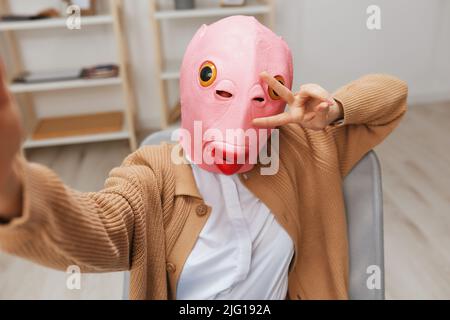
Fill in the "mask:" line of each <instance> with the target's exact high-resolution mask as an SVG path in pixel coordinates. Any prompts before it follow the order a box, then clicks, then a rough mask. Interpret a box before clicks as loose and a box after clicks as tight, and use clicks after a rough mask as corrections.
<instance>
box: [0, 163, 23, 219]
mask: <svg viewBox="0 0 450 320" xmlns="http://www.w3.org/2000/svg"><path fill="white" fill-rule="evenodd" d="M21 198H22V196H21V183H20V180H19V177H18V176H17V174H16V172H15V171H14V170H10V172H9V174H8V176H7V178H6V180H5V182H4V183H3V185H2V186H0V221H2V220H7V221H8V220H11V219H14V218H16V217H18V216H19V215H20V212H21Z"/></svg>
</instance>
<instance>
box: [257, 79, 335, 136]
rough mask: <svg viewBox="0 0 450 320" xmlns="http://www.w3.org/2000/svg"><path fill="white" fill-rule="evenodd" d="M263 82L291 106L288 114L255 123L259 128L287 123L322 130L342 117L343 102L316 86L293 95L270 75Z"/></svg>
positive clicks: (306, 85)
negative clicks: (341, 103)
mask: <svg viewBox="0 0 450 320" xmlns="http://www.w3.org/2000/svg"><path fill="white" fill-rule="evenodd" d="M260 76H261V79H262V80H264V81H265V82H266V83H267V84H268V85H269V87H271V88H272V89H273V90H274V91H275V92H276V93H277V94H278V95H279V96H280V97H281V98H282V99H283V100H284V101H286V103H287V105H288V110H287V111H286V112H283V113H280V114H278V115H275V116H271V117H266V118H257V119H254V120H253V124H254V125H255V126H258V127H266V128H274V127H278V126H282V125H285V124H288V123H297V124H299V125H301V126H302V127H304V128H307V129H312V130H323V129H324V128H325V127H327V126H328V125H330V124H331V123H333V122H335V121H336V120H338V119H340V118H342V117H343V110H342V106H341V105H340V103H338V102H337V101H335V100H334V99H333V98H332V97H331V95H330V94H329V93H328V91H326V90H325V89H323V88H322V87H320V86H319V85H317V84H305V85H303V86H301V87H300V91H299V92H297V93H293V92H291V90H289V89H288V88H286V87H285V86H284V85H283V84H281V83H280V82H279V81H278V80H277V79H275V78H274V77H272V76H270V75H269V74H268V73H267V72H263V73H261V75H260Z"/></svg>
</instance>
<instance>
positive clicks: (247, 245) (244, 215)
mask: <svg viewBox="0 0 450 320" xmlns="http://www.w3.org/2000/svg"><path fill="white" fill-rule="evenodd" d="M192 170H193V174H194V177H195V181H196V183H197V187H198V189H199V191H200V194H201V195H202V196H203V198H204V201H205V203H206V204H207V205H209V206H211V207H212V212H211V215H210V217H209V218H208V221H207V222H206V224H205V226H204V227H203V229H202V231H201V232H200V235H199V237H198V239H197V242H196V244H195V246H194V248H193V250H192V252H191V253H190V255H189V256H188V258H187V261H186V263H185V265H184V267H183V270H182V272H181V275H180V278H179V281H178V287H177V299H179V300H187V299H198V300H206V299H230V300H239V299H244V300H250V299H255V300H283V299H285V298H286V294H287V287H288V269H289V264H290V262H291V260H292V257H293V254H294V245H293V242H292V240H291V238H290V237H289V235H288V234H287V232H286V231H285V230H284V229H283V228H282V227H281V226H280V225H279V224H278V222H277V221H276V220H275V217H274V215H273V214H272V212H271V211H270V210H269V209H268V208H267V206H266V205H264V204H263V203H262V202H261V201H260V200H259V199H258V198H257V197H256V196H254V195H253V194H252V193H251V192H250V191H249V190H248V189H247V188H246V187H245V186H244V185H243V184H242V182H241V181H240V179H239V176H238V175H233V176H226V175H223V174H215V173H211V172H208V171H206V170H203V169H200V168H199V167H197V166H196V165H194V164H193V165H192Z"/></svg>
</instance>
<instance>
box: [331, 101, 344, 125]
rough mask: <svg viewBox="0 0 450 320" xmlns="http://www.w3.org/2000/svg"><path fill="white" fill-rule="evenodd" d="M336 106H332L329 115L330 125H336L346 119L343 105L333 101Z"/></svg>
mask: <svg viewBox="0 0 450 320" xmlns="http://www.w3.org/2000/svg"><path fill="white" fill-rule="evenodd" d="M332 101H333V102H334V104H333V105H332V106H330V112H329V113H328V119H329V124H330V125H331V124H334V123H336V122H338V121H340V120H343V119H344V108H343V106H342V104H341V103H340V102H339V101H337V100H336V99H332Z"/></svg>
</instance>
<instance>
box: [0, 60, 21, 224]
mask: <svg viewBox="0 0 450 320" xmlns="http://www.w3.org/2000/svg"><path fill="white" fill-rule="evenodd" d="M21 140H22V127H21V123H20V116H19V111H18V108H17V106H16V104H15V102H14V99H13V97H12V96H11V94H10V93H9V91H8V88H7V82H6V80H5V72H4V68H3V64H2V62H1V61H0V218H4V219H6V218H12V216H13V214H18V213H19V211H20V207H19V205H20V183H19V181H18V179H17V178H16V177H15V175H14V173H13V170H12V163H13V160H14V158H15V156H16V154H17V153H18V152H19V150H20V144H21ZM6 214H8V216H6ZM2 215H3V216H2ZM0 220H1V219H0Z"/></svg>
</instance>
